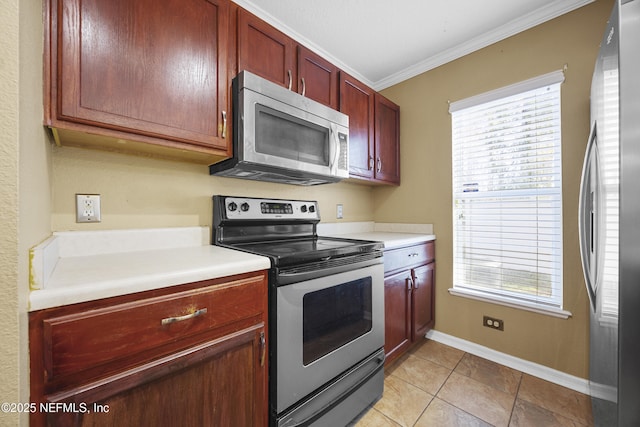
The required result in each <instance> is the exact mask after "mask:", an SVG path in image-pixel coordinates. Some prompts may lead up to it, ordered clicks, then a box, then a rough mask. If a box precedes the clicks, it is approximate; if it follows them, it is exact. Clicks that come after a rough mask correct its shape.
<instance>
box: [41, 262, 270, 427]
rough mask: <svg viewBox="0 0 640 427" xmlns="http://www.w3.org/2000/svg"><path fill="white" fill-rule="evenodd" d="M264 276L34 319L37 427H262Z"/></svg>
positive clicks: (130, 298) (117, 300)
mask: <svg viewBox="0 0 640 427" xmlns="http://www.w3.org/2000/svg"><path fill="white" fill-rule="evenodd" d="M266 322H267V277H266V273H253V274H249V275H241V276H234V277H231V278H226V279H222V280H220V279H216V280H210V281H204V282H199V283H194V284H188V285H182V286H178V287H173V288H170V290H168V289H165V290H162V291H159V290H156V291H148V292H143V293H139V294H134V295H132V296H124V297H116V298H110V299H107V300H102V301H94V302H90V303H82V304H77V305H74V306H70V307H60V308H54V309H47V310H42V311H38V312H34V313H31V314H30V349H31V401H32V402H34V403H35V404H36V408H35V409H36V410H35V411H33V413H32V414H31V420H30V424H31V425H32V426H41V425H49V426H115V425H117V426H141V425H158V426H159V425H166V426H195V425H198V426H219V425H233V426H262V425H266V424H267V421H268V418H267V417H268V412H267V408H268V401H267V399H268V396H267V355H268V352H267V348H266V346H267V336H266V334H267V324H266Z"/></svg>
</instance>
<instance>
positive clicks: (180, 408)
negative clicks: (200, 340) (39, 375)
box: [45, 325, 265, 427]
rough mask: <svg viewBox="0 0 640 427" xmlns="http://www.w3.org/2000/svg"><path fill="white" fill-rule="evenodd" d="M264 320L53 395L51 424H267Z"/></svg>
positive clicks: (134, 426)
mask: <svg viewBox="0 0 640 427" xmlns="http://www.w3.org/2000/svg"><path fill="white" fill-rule="evenodd" d="M263 340H264V326H263V325H260V326H258V327H255V328H250V329H247V330H244V331H240V332H238V333H235V334H231V335H229V336H226V337H223V338H221V339H218V340H214V341H211V342H209V343H206V344H202V345H200V346H198V347H196V348H193V349H189V350H187V351H183V352H180V353H178V354H175V355H172V356H171V357H167V358H163V359H159V360H156V361H153V362H150V363H148V364H145V365H143V366H140V367H137V368H135V369H131V370H129V371H126V372H123V373H121V374H118V375H115V376H113V377H110V378H105V379H104V380H101V381H99V382H95V383H91V384H86V385H83V386H82V387H79V388H77V389H72V390H68V391H66V392H64V393H59V394H54V395H50V396H48V398H47V402H46V403H45V404H46V405H49V406H50V407H51V408H52V409H54V408H60V411H52V412H51V413H49V414H47V425H50V426H74V427H75V426H77V427H80V426H131V427H138V426H152V425H153V426H223V425H233V426H256V425H263V424H264V419H263V416H262V413H263V409H264V408H262V405H263V402H264V400H265V399H264V395H263V394H264V393H263V389H262V387H261V384H262V382H263V379H264V378H262V377H263V369H262V368H261V365H262V366H264V358H263V357H264V356H263V355H262V346H263Z"/></svg>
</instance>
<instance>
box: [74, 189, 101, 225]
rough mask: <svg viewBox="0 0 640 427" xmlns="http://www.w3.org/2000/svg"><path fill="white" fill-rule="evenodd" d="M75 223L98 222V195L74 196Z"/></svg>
mask: <svg viewBox="0 0 640 427" xmlns="http://www.w3.org/2000/svg"><path fill="white" fill-rule="evenodd" d="M76 222H100V195H99V194H76Z"/></svg>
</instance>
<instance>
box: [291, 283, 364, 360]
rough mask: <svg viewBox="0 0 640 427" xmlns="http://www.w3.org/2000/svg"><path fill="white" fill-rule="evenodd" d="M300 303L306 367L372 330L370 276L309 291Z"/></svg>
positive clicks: (303, 355)
mask: <svg viewBox="0 0 640 427" xmlns="http://www.w3.org/2000/svg"><path fill="white" fill-rule="evenodd" d="M302 306H303V307H302V317H303V321H302V340H303V350H302V361H303V363H304V365H305V366H306V365H308V364H309V363H311V362H313V361H314V360H317V359H319V358H321V357H322V356H324V355H325V354H328V353H330V352H332V351H333V350H335V349H337V348H339V347H341V346H343V345H344V344H347V343H348V342H350V341H353V340H354V339H356V338H358V337H359V336H361V335H364V334H365V333H367V332H369V331H370V330H371V277H365V278H362V279H358V280H354V281H352V282H348V283H343V284H340V285H337V286H333V287H330V288H327V289H322V290H319V291H315V292H311V293H308V294H306V295H305V296H304V297H303V300H302Z"/></svg>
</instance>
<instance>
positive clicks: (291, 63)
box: [237, 8, 338, 109]
mask: <svg viewBox="0 0 640 427" xmlns="http://www.w3.org/2000/svg"><path fill="white" fill-rule="evenodd" d="M237 25H238V53H237V57H238V70H237V71H238V72H240V71H243V70H247V71H250V72H252V73H253V74H256V75H258V76H260V77H264V78H265V79H267V80H270V81H272V82H274V83H277V84H279V85H281V86H283V87H285V88H287V89H290V90H293V91H294V92H297V93H299V94H302V95H304V96H306V97H308V98H310V99H313V100H314V101H317V102H320V103H322V104H324V105H327V106H329V107H331V108H333V109H337V108H338V68H337V67H336V66H335V65H333V64H332V63H330V62H329V61H327V60H326V59H324V58H322V57H321V56H319V55H317V54H316V53H314V52H312V51H311V50H309V49H307V48H306V47H304V46H302V45H300V44H298V43H297V42H296V41H295V40H293V39H292V38H290V37H289V36H287V35H286V34H284V33H282V32H280V31H279V30H277V29H275V28H274V27H272V26H271V25H269V24H267V23H266V22H264V21H262V20H261V19H260V18H258V17H256V16H255V15H253V14H251V13H250V12H248V11H246V10H244V9H242V8H238V21H237Z"/></svg>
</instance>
